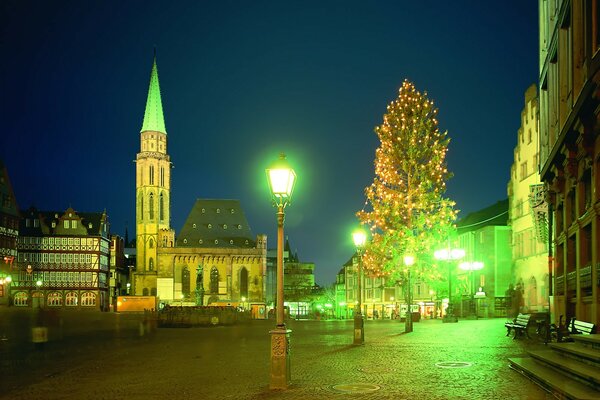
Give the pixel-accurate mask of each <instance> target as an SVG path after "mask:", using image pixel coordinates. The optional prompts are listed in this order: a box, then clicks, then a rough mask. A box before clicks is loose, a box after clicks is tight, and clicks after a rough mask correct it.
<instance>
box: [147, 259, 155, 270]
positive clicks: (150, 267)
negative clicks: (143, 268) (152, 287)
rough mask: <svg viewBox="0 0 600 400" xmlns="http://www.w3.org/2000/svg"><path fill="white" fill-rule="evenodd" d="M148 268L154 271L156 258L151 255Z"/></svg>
mask: <svg viewBox="0 0 600 400" xmlns="http://www.w3.org/2000/svg"><path fill="white" fill-rule="evenodd" d="M148 270H150V271H154V258H152V257H150V261H148Z"/></svg>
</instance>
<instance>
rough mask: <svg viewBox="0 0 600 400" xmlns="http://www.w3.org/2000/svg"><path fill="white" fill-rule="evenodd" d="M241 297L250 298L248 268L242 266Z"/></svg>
mask: <svg viewBox="0 0 600 400" xmlns="http://www.w3.org/2000/svg"><path fill="white" fill-rule="evenodd" d="M240 297H245V298H248V270H247V269H246V267H242V269H241V270H240Z"/></svg>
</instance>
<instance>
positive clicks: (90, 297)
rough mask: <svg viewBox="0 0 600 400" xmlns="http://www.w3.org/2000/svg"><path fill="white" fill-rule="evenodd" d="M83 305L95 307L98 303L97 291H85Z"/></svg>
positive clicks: (82, 295)
mask: <svg viewBox="0 0 600 400" xmlns="http://www.w3.org/2000/svg"><path fill="white" fill-rule="evenodd" d="M81 305H82V306H83V307H93V306H95V305H96V293H92V292H84V293H82V294H81Z"/></svg>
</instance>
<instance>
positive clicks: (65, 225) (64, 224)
mask: <svg viewBox="0 0 600 400" xmlns="http://www.w3.org/2000/svg"><path fill="white" fill-rule="evenodd" d="M69 225H70V224H69V220H68V219H65V220H64V221H63V227H64V228H65V229H69Z"/></svg>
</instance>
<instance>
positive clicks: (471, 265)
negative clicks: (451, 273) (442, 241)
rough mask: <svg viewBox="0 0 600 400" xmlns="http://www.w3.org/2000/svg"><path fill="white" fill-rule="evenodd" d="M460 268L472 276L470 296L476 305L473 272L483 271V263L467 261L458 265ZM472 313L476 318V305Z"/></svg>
mask: <svg viewBox="0 0 600 400" xmlns="http://www.w3.org/2000/svg"><path fill="white" fill-rule="evenodd" d="M458 268H460V269H461V270H463V271H469V275H470V278H471V279H470V282H469V286H470V287H469V295H470V297H471V302H472V303H474V302H475V279H474V275H473V271H479V270H481V269H483V263H482V262H481V261H465V262H461V263H460V264H458ZM469 311H471V312H474V313H475V316H477V310H476V307H475V305H474V304H473V305H472V307H471V310H469Z"/></svg>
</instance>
